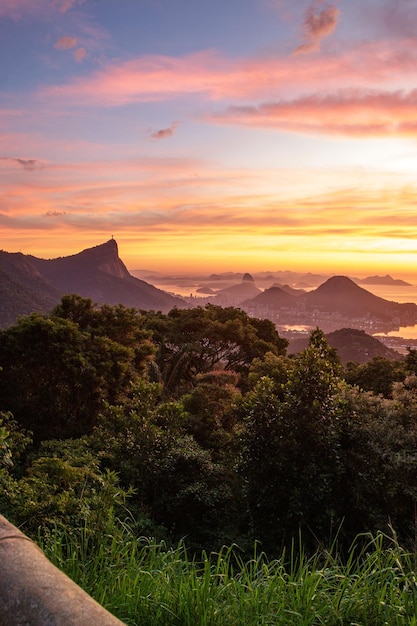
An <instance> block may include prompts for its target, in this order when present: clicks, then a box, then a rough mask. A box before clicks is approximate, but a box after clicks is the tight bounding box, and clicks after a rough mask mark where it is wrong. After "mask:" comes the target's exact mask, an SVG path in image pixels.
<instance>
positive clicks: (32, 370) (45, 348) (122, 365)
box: [0, 297, 153, 440]
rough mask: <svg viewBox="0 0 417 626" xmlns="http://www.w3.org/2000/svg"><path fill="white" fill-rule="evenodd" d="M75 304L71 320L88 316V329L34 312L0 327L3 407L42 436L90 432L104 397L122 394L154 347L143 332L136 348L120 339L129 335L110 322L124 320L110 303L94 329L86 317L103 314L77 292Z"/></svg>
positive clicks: (119, 397) (112, 399)
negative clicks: (9, 324)
mask: <svg viewBox="0 0 417 626" xmlns="http://www.w3.org/2000/svg"><path fill="white" fill-rule="evenodd" d="M63 302H64V303H66V304H68V299H64V301H63ZM71 302H72V303H73V304H74V303H75V304H76V305H77V307H74V308H75V310H76V311H78V313H77V315H75V313H74V308H73V315H72V317H74V318H75V317H77V316H78V317H79V318H81V317H83V320H84V321H83V324H84V327H80V325H79V323H78V322H76V321H73V320H71V319H66V318H63V317H59V316H58V315H55V314H54V315H52V316H51V317H46V316H42V315H39V314H32V315H29V316H26V317H22V318H20V319H19V320H18V322H17V323H16V324H15V325H14V326H11V327H9V328H8V329H6V330H3V331H0V368H1V369H0V410H3V411H11V412H12V413H13V415H14V417H15V419H16V420H17V421H18V422H19V424H21V425H22V426H24V427H25V428H29V429H30V430H32V431H33V433H34V437H35V439H36V440H39V439H47V438H60V437H72V436H79V435H81V434H84V433H86V432H89V431H90V430H91V428H92V426H93V424H94V422H95V419H96V417H97V414H98V411H99V409H100V407H101V405H102V403H103V401H109V402H111V403H116V402H118V401H120V400H122V399H123V397H124V394H125V393H126V391H127V390H128V389H129V388H130V385H131V383H132V381H134V380H135V379H137V378H138V376H139V375H140V374H141V372H142V371H143V370H144V367H145V363H146V361H147V359H148V356H149V354H150V353H151V352H152V350H153V348H152V346H151V344H150V342H149V339H148V337H147V335H146V333H143V331H140V330H139V331H138V333H137V336H136V343H135V344H134V346H133V347H130V346H129V340H128V339H126V338H125V339H124V342H123V343H119V342H118V341H116V339H117V338H119V336H118V335H120V336H121V335H122V334H123V333H121V332H119V333H116V331H115V329H114V328H113V330H112V329H111V327H112V323H111V322H110V321H109V320H114V319H116V320H117V319H119V320H120V317H122V318H123V317H124V316H123V314H124V313H125V311H124V310H121V309H119V308H118V307H116V308H115V310H114V311H112V309H111V307H106V309H105V311H104V313H103V316H104V317H105V319H106V320H107V322H108V323H107V328H106V326H104V325H102V326H101V328H99V327H97V328H94V327H93V325H92V324H91V323H90V322H88V323H86V322H85V319H89V317H91V316H93V317H94V316H96V317H97V318H99V313H98V312H97V313H96V312H94V310H93V309H92V307H91V306H90V304H89V303H88V301H83V300H82V299H80V298H78V297H74V298H72V299H71ZM79 310H81V311H82V316H81V313H80V312H79ZM69 317H70V316H69ZM126 317H127V318H128V319H129V318H130V317H131V314H130V312H129V313H126ZM116 330H117V329H116ZM107 332H109V333H112V334H113V336H114V337H115V339H112V338H111V337H109V336H108V335H107V334H106V333H107ZM116 334H117V336H116Z"/></svg>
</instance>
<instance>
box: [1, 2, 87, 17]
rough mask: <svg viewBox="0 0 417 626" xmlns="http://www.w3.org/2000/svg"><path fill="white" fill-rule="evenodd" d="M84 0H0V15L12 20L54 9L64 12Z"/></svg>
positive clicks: (45, 13)
mask: <svg viewBox="0 0 417 626" xmlns="http://www.w3.org/2000/svg"><path fill="white" fill-rule="evenodd" d="M85 1H86V0H36V2H34V0H1V2H0V17H8V18H11V19H13V20H19V19H22V18H23V17H25V16H36V17H38V18H39V17H43V16H45V15H48V14H50V13H51V11H52V12H54V11H59V12H60V13H66V12H67V11H69V10H70V9H72V8H74V7H75V6H77V5H81V4H84V2H85Z"/></svg>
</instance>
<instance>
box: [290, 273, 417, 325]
mask: <svg viewBox="0 0 417 626" xmlns="http://www.w3.org/2000/svg"><path fill="white" fill-rule="evenodd" d="M301 297H302V298H303V299H304V302H305V305H306V308H307V309H309V310H312V309H317V310H319V311H326V312H338V313H343V315H344V316H345V317H364V316H366V315H368V316H371V317H372V316H373V317H378V318H380V319H388V318H393V317H401V318H402V317H404V316H405V317H407V316H408V315H410V316H411V317H413V316H414V320H413V323H415V322H416V321H417V305H416V304H414V303H403V304H399V303H397V302H391V301H389V300H384V298H380V297H379V296H375V295H374V294H372V293H370V292H369V291H367V290H366V289H363V287H359V285H357V284H356V283H355V282H353V280H351V279H350V278H347V277H346V276H333V277H332V278H329V279H328V280H326V282H324V283H323V284H322V285H320V286H319V287H317V289H315V290H314V291H310V292H308V293H306V294H305V295H304V296H301Z"/></svg>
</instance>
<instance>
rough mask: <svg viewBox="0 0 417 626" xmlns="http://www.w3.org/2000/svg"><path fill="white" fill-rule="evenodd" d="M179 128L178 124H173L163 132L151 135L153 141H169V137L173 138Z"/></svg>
mask: <svg viewBox="0 0 417 626" xmlns="http://www.w3.org/2000/svg"><path fill="white" fill-rule="evenodd" d="M177 126H178V122H172V124H171V126H169V127H168V128H162V129H161V130H156V131H154V132H152V133H151V138H152V139H167V138H168V137H172V135H173V134H174V132H175V130H176V128H177Z"/></svg>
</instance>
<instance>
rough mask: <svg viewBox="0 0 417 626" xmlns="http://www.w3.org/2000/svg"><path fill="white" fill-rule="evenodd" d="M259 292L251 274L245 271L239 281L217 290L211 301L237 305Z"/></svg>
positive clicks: (224, 304) (221, 304) (225, 304)
mask: <svg viewBox="0 0 417 626" xmlns="http://www.w3.org/2000/svg"><path fill="white" fill-rule="evenodd" d="M261 293H262V292H261V290H260V289H259V288H258V287H257V286H256V284H255V281H254V279H253V276H251V274H248V273H246V274H244V275H243V277H242V282H241V283H238V284H237V285H232V286H230V287H225V288H224V289H220V290H219V291H217V293H216V296H215V298H214V299H213V302H215V303H216V304H219V305H220V306H238V305H239V304H241V303H242V302H244V301H245V300H249V299H251V298H254V297H256V296H257V295H258V294H261Z"/></svg>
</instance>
